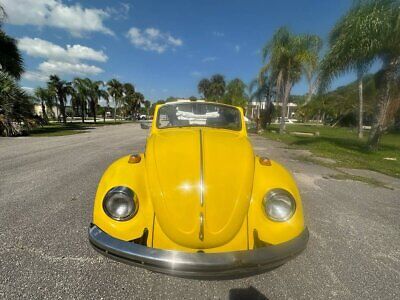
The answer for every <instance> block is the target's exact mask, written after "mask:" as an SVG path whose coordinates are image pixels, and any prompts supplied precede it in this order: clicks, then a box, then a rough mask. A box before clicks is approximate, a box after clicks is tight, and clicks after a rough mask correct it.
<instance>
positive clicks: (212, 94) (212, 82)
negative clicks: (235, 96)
mask: <svg viewBox="0 0 400 300" xmlns="http://www.w3.org/2000/svg"><path fill="white" fill-rule="evenodd" d="M225 88H226V83H225V79H224V76H222V75H220V74H215V75H213V76H211V78H210V79H207V78H203V79H202V80H200V81H199V84H198V85H197V89H198V91H199V93H200V94H202V95H203V96H204V98H205V99H207V100H209V101H216V102H221V101H222V100H223V96H224V94H225Z"/></svg>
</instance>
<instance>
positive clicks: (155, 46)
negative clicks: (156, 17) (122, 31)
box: [127, 27, 183, 53]
mask: <svg viewBox="0 0 400 300" xmlns="http://www.w3.org/2000/svg"><path fill="white" fill-rule="evenodd" d="M127 37H128V38H129V40H130V42H131V43H132V44H133V45H134V46H135V47H136V48H139V49H143V50H146V51H155V52H158V53H163V52H164V51H165V50H167V49H168V48H172V49H174V48H176V47H179V46H182V44H183V42H182V40H181V39H179V38H175V37H173V36H172V35H171V34H169V33H163V32H161V31H160V30H159V29H157V28H146V29H144V30H140V29H139V28H137V27H132V28H131V29H129V31H128V34H127Z"/></svg>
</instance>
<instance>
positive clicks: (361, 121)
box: [358, 75, 364, 139]
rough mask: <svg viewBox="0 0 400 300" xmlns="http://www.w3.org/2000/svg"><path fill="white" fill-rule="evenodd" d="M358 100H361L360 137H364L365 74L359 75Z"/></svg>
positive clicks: (359, 109)
mask: <svg viewBox="0 0 400 300" xmlns="http://www.w3.org/2000/svg"><path fill="white" fill-rule="evenodd" d="M358 100H359V107H358V138H359V139H362V138H363V136H364V133H363V125H364V122H363V110H364V107H363V106H364V95H363V76H362V75H359V76H358Z"/></svg>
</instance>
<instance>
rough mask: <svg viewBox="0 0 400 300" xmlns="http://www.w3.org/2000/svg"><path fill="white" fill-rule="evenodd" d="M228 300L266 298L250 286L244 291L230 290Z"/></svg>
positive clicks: (262, 299) (265, 299)
mask: <svg viewBox="0 0 400 300" xmlns="http://www.w3.org/2000/svg"><path fill="white" fill-rule="evenodd" d="M229 300H268V298H267V297H266V296H265V295H264V294H262V293H260V292H259V291H258V290H257V289H256V288H255V287H253V286H250V287H248V288H245V289H231V290H230V291H229Z"/></svg>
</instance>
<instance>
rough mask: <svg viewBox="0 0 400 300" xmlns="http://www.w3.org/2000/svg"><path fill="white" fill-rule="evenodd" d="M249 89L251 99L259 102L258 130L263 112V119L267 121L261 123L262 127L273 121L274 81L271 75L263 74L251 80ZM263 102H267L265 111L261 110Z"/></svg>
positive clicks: (257, 106)
mask: <svg viewBox="0 0 400 300" xmlns="http://www.w3.org/2000/svg"><path fill="white" fill-rule="evenodd" d="M248 90H249V95H250V96H249V99H250V101H252V102H256V103H257V102H258V104H257V105H256V108H257V111H256V117H255V119H256V129H257V131H258V130H259V127H260V120H261V114H263V118H262V119H263V120H264V121H265V124H261V125H262V127H266V125H267V124H270V123H271V122H272V114H273V112H274V105H273V104H272V98H273V95H274V90H273V83H272V81H271V78H270V77H268V76H266V74H263V75H262V76H259V77H258V78H256V79H253V80H252V81H251V82H250V84H249V86H248ZM262 102H266V103H265V111H264V112H261V103H262Z"/></svg>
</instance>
